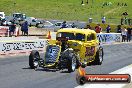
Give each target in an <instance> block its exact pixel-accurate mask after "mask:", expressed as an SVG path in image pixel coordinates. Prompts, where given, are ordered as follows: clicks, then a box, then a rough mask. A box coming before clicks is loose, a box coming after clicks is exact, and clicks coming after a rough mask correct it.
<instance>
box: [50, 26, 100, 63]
mask: <svg viewBox="0 0 132 88" xmlns="http://www.w3.org/2000/svg"><path fill="white" fill-rule="evenodd" d="M63 35H64V36H63ZM60 36H63V37H66V38H68V41H67V44H68V47H69V48H72V49H73V50H74V51H75V52H76V53H77V54H78V55H79V57H80V61H81V62H82V63H83V62H85V63H89V62H92V61H94V60H95V56H96V52H97V50H98V49H99V41H98V39H97V36H96V32H95V31H94V30H90V29H76V28H64V29H60V30H58V31H57V33H56V37H60ZM57 42H58V41H57V40H50V41H49V44H57Z"/></svg>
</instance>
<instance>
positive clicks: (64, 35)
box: [57, 32, 75, 40]
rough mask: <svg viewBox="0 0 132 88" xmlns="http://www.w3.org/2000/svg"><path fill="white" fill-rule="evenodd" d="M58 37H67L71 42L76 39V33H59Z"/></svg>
mask: <svg viewBox="0 0 132 88" xmlns="http://www.w3.org/2000/svg"><path fill="white" fill-rule="evenodd" d="M57 37H66V38H68V39H69V40H74V39H75V35H74V33H67V32H62V33H58V36H57Z"/></svg>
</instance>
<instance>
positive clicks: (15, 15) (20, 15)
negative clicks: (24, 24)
mask: <svg viewBox="0 0 132 88" xmlns="http://www.w3.org/2000/svg"><path fill="white" fill-rule="evenodd" d="M14 17H16V18H21V17H22V14H14Z"/></svg>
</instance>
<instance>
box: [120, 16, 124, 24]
mask: <svg viewBox="0 0 132 88" xmlns="http://www.w3.org/2000/svg"><path fill="white" fill-rule="evenodd" d="M123 21H124V18H123V17H121V25H123Z"/></svg>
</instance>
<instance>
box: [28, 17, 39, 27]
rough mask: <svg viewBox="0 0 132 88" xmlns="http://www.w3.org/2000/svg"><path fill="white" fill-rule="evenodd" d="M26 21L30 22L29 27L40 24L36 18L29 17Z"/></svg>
mask: <svg viewBox="0 0 132 88" xmlns="http://www.w3.org/2000/svg"><path fill="white" fill-rule="evenodd" d="M26 21H27V22H28V24H29V26H36V24H37V23H39V21H38V19H36V18H35V17H27V18H26Z"/></svg>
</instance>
